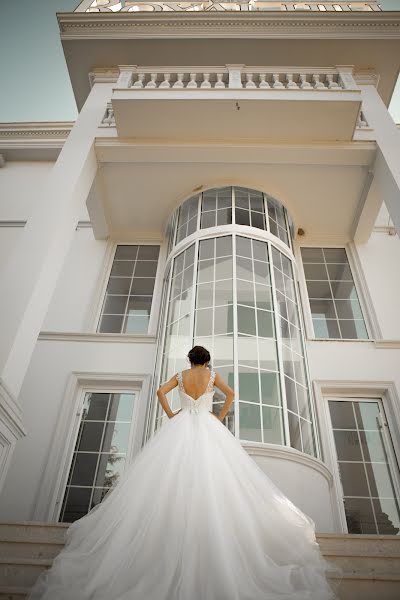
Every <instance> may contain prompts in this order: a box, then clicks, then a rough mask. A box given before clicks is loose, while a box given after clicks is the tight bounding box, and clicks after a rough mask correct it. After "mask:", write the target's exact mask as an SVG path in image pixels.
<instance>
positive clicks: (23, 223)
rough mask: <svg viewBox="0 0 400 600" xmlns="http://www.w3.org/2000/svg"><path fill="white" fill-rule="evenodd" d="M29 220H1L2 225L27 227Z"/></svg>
mask: <svg viewBox="0 0 400 600" xmlns="http://www.w3.org/2000/svg"><path fill="white" fill-rule="evenodd" d="M26 224H27V221H0V227H25V225H26Z"/></svg>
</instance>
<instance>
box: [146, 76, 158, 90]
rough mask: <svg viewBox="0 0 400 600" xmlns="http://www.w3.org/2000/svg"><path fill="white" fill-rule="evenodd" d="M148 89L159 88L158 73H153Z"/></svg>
mask: <svg viewBox="0 0 400 600" xmlns="http://www.w3.org/2000/svg"><path fill="white" fill-rule="evenodd" d="M146 87H147V88H156V87H157V73H151V75H150V81H148V82H147V85H146Z"/></svg>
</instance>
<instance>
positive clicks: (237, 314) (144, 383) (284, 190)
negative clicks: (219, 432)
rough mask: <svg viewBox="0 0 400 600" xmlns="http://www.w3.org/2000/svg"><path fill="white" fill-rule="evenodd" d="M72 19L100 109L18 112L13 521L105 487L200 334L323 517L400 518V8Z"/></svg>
mask: <svg viewBox="0 0 400 600" xmlns="http://www.w3.org/2000/svg"><path fill="white" fill-rule="evenodd" d="M194 13H196V14H194ZM344 13H346V14H344ZM58 20H59V25H60V35H61V39H62V43H63V47H64V52H65V57H66V61H67V64H68V68H69V73H70V77H71V84H72V86H73V89H74V93H75V97H76V101H77V105H78V108H79V116H78V118H77V120H76V122H74V123H24V124H12V123H8V124H2V125H1V126H0V153H1V157H2V162H1V165H2V168H1V169H0V190H1V193H0V211H1V213H0V244H1V252H0V269H1V270H0V281H1V289H2V294H1V295H0V305H1V310H0V319H1V331H2V335H1V339H0V436H1V447H2V452H1V455H0V461H1V462H0V474H1V495H0V507H1V508H0V519H1V520H2V521H60V522H72V521H74V520H75V519H77V518H79V517H81V516H83V515H84V514H86V513H87V512H88V510H90V508H92V507H93V506H94V505H96V504H97V503H99V502H101V500H102V498H103V497H104V495H105V494H106V493H107V491H108V490H109V488H110V486H111V485H112V484H113V483H114V482H115V481H116V480H118V477H119V475H120V474H121V473H122V472H123V470H124V469H125V468H127V466H128V465H129V463H130V461H131V460H132V459H133V457H134V456H135V455H136V453H137V452H139V451H140V449H141V448H142V446H143V444H145V443H146V441H147V440H148V439H149V438H150V437H151V436H152V435H154V434H155V433H156V432H157V431H158V429H159V428H160V427H162V426H163V423H164V422H165V419H166V415H165V413H163V411H162V409H161V406H160V405H159V404H158V403H157V400H156V396H155V390H156V388H157V386H158V385H159V383H160V381H165V380H166V379H168V378H169V377H171V376H172V375H173V374H174V373H176V372H177V371H179V370H181V369H183V368H185V367H186V366H187V360H186V358H185V357H186V354H187V352H188V350H189V349H190V348H191V347H192V345H194V344H201V345H204V346H206V347H207V348H208V349H209V350H210V351H211V355H212V364H213V366H214V368H216V369H217V370H218V371H219V372H220V373H221V374H222V375H223V376H224V378H225V380H226V381H227V382H228V383H229V384H230V385H231V386H233V387H234V388H235V390H236V397H235V401H234V403H233V404H232V406H231V409H230V411H229V413H228V415H227V417H226V419H225V425H226V427H228V428H229V430H230V431H231V433H232V434H233V435H234V436H236V437H237V438H238V440H240V442H241V443H242V445H243V447H244V448H245V449H246V450H247V451H248V452H249V454H250V455H251V456H252V457H253V458H254V460H255V461H256V462H257V463H258V464H259V465H260V467H261V468H262V469H263V470H264V471H265V472H266V473H267V474H268V475H269V476H270V477H271V478H272V479H273V480H274V482H275V483H276V484H277V485H279V486H280V487H281V489H282V490H283V491H284V492H285V493H286V494H287V495H288V496H289V497H290V499H291V500H292V501H293V502H295V503H296V504H297V505H298V506H299V507H300V508H301V509H302V510H304V511H305V512H306V513H307V514H309V515H310V516H311V517H312V518H313V519H314V520H315V522H316V528H317V531H321V532H332V533H333V532H337V533H361V534H392V535H397V534H398V533H399V531H400V507H399V502H400V471H399V463H400V318H399V310H398V307H399V302H398V298H399V297H400V276H399V275H400V267H399V265H400V241H399V232H400V162H399V156H400V131H399V129H398V127H397V126H396V124H395V123H394V122H393V120H392V118H391V116H390V115H389V113H388V109H387V106H388V104H389V102H390V98H391V95H392V92H393V89H394V86H395V84H396V80H397V75H398V71H399V65H400V59H399V57H400V52H399V49H400V16H399V14H398V13H388V12H386V13H385V12H382V11H380V9H379V6H378V5H376V4H375V3H371V2H370V3H359V2H358V3H352V4H348V3H347V4H346V3H342V2H341V3H338V4H326V3H316V2H309V3H302V4H293V3H276V2H275V3H274V2H267V1H265V2H257V1H254V2H253V1H251V2H247V1H246V2H243V1H242V0H240V1H239V2H234V3H216V2H207V3H200V2H191V3H177V2H162V3H160V2H149V3H144V2H135V3H134V2H128V1H125V2H117V0H109V1H108V2H100V1H99V0H97V2H96V0H95V1H94V2H87V1H86V0H84V1H83V2H82V3H81V4H80V5H79V7H78V8H77V10H76V11H75V12H74V13H71V14H59V15H58ZM214 401H215V412H218V410H219V408H221V406H222V405H223V398H222V397H221V395H220V394H219V393H216V394H215V398H214ZM171 407H172V409H173V410H174V411H175V410H177V409H178V408H179V402H178V397H177V396H175V395H174V394H172V395H171Z"/></svg>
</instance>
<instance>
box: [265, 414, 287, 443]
mask: <svg viewBox="0 0 400 600" xmlns="http://www.w3.org/2000/svg"><path fill="white" fill-rule="evenodd" d="M262 415H263V433H264V442H266V443H269V444H283V443H284V434H283V419H282V410H281V409H279V408H272V407H271V406H263V407H262Z"/></svg>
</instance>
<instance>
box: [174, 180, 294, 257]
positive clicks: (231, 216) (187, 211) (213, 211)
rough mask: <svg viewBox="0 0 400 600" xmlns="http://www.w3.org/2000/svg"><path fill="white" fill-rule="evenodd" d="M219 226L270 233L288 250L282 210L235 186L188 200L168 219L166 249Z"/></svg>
mask: <svg viewBox="0 0 400 600" xmlns="http://www.w3.org/2000/svg"><path fill="white" fill-rule="evenodd" d="M221 225H245V226H248V227H255V228H256V229H262V230H263V231H270V232H271V233H272V234H273V235H275V236H276V237H278V238H279V239H281V240H282V242H284V243H285V244H286V245H287V246H289V247H291V244H290V241H289V240H291V237H292V235H293V223H292V221H291V218H290V216H289V215H288V213H287V211H286V209H285V207H284V206H283V205H282V204H281V203H280V202H278V201H277V200H275V199H274V198H271V197H270V196H268V195H267V194H264V193H263V192H260V191H258V190H252V189H248V188H243V187H239V186H233V187H223V188H217V189H211V190H207V191H205V192H202V193H201V194H197V195H196V196H192V197H191V198H188V200H186V201H185V202H184V203H183V204H182V205H181V206H180V207H179V208H178V209H177V210H176V211H175V212H174V214H173V215H172V217H171V221H170V225H169V228H168V237H169V246H170V248H172V247H173V246H175V245H176V244H179V242H181V241H182V240H184V239H185V238H187V237H188V236H190V235H192V234H193V233H195V232H196V231H198V230H199V229H209V228H210V227H218V226H221Z"/></svg>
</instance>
